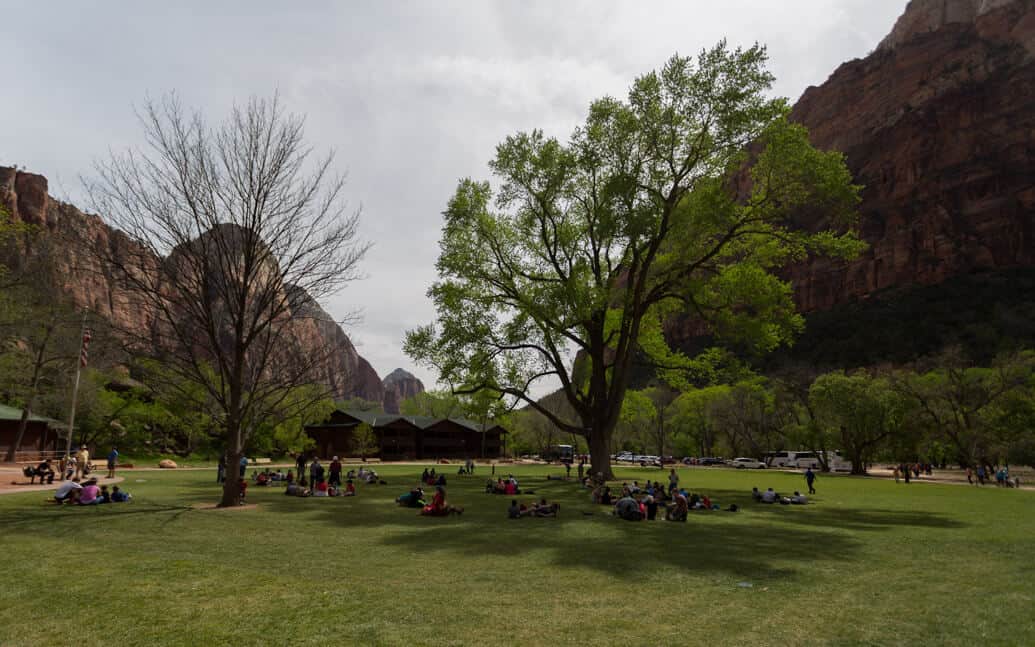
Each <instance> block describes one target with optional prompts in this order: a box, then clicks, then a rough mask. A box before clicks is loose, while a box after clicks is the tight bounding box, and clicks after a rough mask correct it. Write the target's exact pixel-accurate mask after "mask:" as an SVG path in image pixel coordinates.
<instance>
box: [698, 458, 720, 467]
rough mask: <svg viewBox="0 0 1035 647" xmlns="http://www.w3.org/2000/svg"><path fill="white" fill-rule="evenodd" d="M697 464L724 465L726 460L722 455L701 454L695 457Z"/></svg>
mask: <svg viewBox="0 0 1035 647" xmlns="http://www.w3.org/2000/svg"><path fill="white" fill-rule="evenodd" d="M697 464H698V465H725V464H726V461H724V460H722V456H702V457H701V458H699V459H697Z"/></svg>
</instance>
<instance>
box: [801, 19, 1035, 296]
mask: <svg viewBox="0 0 1035 647" xmlns="http://www.w3.org/2000/svg"><path fill="white" fill-rule="evenodd" d="M792 119H794V120H795V121H799V122H801V123H803V124H804V125H806V126H807V127H808V128H809V130H810V133H811V136H812V140H813V142H814V144H815V145H816V146H817V147H819V148H823V149H837V150H840V151H842V152H844V153H845V155H846V157H847V162H848V166H849V168H850V169H851V170H852V172H853V174H854V175H855V178H856V181H857V182H858V183H859V184H863V185H865V189H864V190H863V194H862V197H863V202H862V205H861V234H862V237H863V238H864V239H865V240H866V241H867V242H868V243H869V244H870V249H869V250H868V251H867V252H866V253H864V254H863V256H862V257H861V258H859V259H857V260H856V261H854V262H851V263H847V264H846V263H835V262H831V261H826V260H812V261H809V262H806V263H803V264H801V265H798V266H796V267H794V268H792V269H791V271H790V278H791V279H792V281H793V283H794V286H795V291H796V295H797V300H798V303H799V306H800V307H801V309H802V310H804V311H806V312H807V311H812V310H822V309H826V308H829V307H831V306H833V305H835V304H838V303H842V302H846V301H850V300H854V299H858V298H864V297H866V296H868V295H870V294H871V293H873V292H875V291H877V290H881V289H883V288H889V287H893V286H894V287H901V286H908V285H918V284H919V285H929V284H935V283H939V282H941V281H943V280H944V279H946V278H949V277H951V276H954V275H958V274H962V273H967V272H971V271H975V270H981V269H997V268H1010V267H1019V266H1031V265H1033V264H1035V238H1033V230H1035V1H1033V0H913V1H912V2H910V4H909V5H908V7H907V9H906V12H905V13H904V14H903V15H902V17H901V18H900V19H899V21H898V23H897V24H896V25H895V27H894V29H893V30H892V32H891V34H890V35H889V36H888V37H887V38H885V40H884V41H883V42H882V43H881V44H880V46H879V47H878V48H877V50H876V51H874V52H873V53H872V54H870V55H869V56H867V57H866V58H864V59H862V60H855V61H851V62H848V63H845V64H844V65H842V66H841V67H839V68H838V69H837V70H836V71H835V72H834V73H833V75H831V77H830V78H829V79H828V80H827V81H826V83H824V84H823V85H822V86H820V87H812V88H809V89H808V90H806V91H805V93H804V94H803V95H802V97H801V99H800V100H799V101H798V103H797V104H796V105H795V107H794V110H793V112H792Z"/></svg>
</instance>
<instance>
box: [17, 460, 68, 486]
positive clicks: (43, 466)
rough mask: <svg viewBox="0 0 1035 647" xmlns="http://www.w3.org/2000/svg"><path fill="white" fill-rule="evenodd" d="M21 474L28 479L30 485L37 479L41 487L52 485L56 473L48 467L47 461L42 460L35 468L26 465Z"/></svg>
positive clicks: (48, 462)
mask: <svg viewBox="0 0 1035 647" xmlns="http://www.w3.org/2000/svg"><path fill="white" fill-rule="evenodd" d="M22 474H24V475H25V476H27V477H29V484H30V485H32V484H34V483H35V482H36V479H37V478H38V479H39V480H40V485H43V484H44V483H53V482H54V477H55V476H56V475H57V472H55V471H54V468H53V467H51V466H50V461H49V460H44V461H43V462H41V463H40V464H39V465H37V466H36V467H33V466H31V465H27V466H26V467H25V469H23V470H22ZM69 476H72V475H71V474H68V475H67V476H66V477H65V478H68V477H69Z"/></svg>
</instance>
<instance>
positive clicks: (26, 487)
mask: <svg viewBox="0 0 1035 647" xmlns="http://www.w3.org/2000/svg"><path fill="white" fill-rule="evenodd" d="M124 480H126V479H125V478H124V477H122V476H116V477H115V478H113V479H110V478H107V477H103V478H102V477H97V485H114V484H116V483H121V482H123V481H124ZM59 485H61V481H58V480H55V481H54V482H53V483H51V484H49V485H48V484H46V483H44V484H42V485H41V484H39V483H35V484H32V485H30V484H29V481H28V480H27V479H26V478H25V476H24V475H22V472H21V470H17V471H12V470H7V469H2V470H0V495H3V494H16V493H18V492H47V491H49V490H56V489H57V488H58V486H59Z"/></svg>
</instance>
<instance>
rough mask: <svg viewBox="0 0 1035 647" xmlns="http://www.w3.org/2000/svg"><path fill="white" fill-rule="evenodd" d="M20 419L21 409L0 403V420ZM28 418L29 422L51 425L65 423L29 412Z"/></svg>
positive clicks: (62, 425)
mask: <svg viewBox="0 0 1035 647" xmlns="http://www.w3.org/2000/svg"><path fill="white" fill-rule="evenodd" d="M21 419H22V410H21V409H18V408H16V407H9V406H7V405H6V404H0V420H13V421H15V422H17V421H19V420H21ZM29 420H30V421H31V422H46V423H48V424H49V425H50V426H51V427H64V426H65V425H64V424H63V423H62V422H60V421H58V420H54V419H53V418H47V417H46V416H38V415H36V414H35V413H31V414H29Z"/></svg>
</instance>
